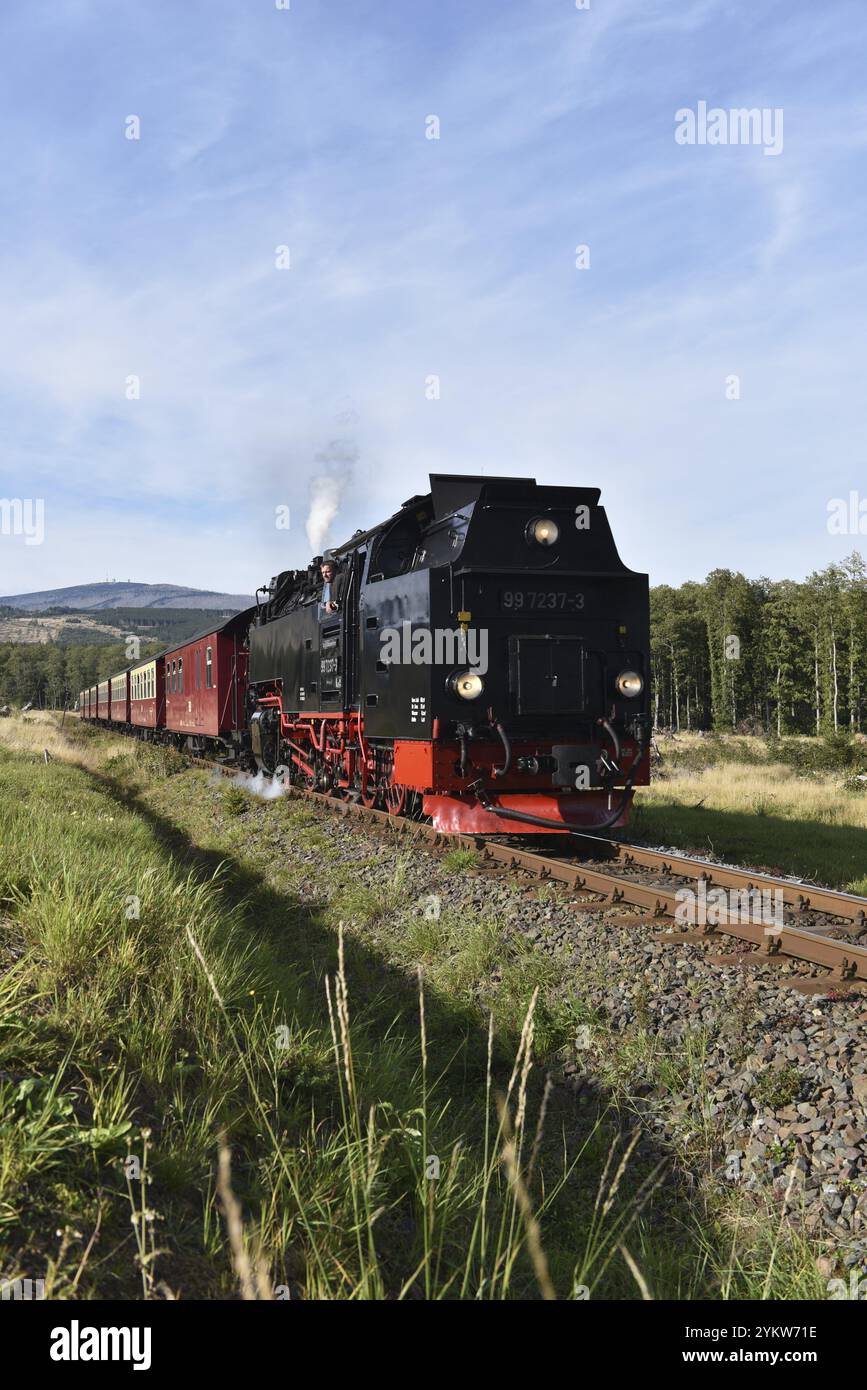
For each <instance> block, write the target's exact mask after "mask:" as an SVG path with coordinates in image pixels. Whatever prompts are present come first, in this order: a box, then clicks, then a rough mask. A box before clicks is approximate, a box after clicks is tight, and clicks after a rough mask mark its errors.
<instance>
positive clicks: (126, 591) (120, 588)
mask: <svg viewBox="0 0 867 1390" xmlns="http://www.w3.org/2000/svg"><path fill="white" fill-rule="evenodd" d="M253 602H254V599H253V598H252V596H251V595H249V594H219V593H215V592H214V590H212V589H185V588H184V587H183V586H182V585H180V584H135V583H133V582H131V581H129V580H127V581H125V582H121V583H106V584H73V585H72V586H71V587H70V588H68V589H43V590H41V591H40V592H39V593H35V594H7V595H6V597H5V598H0V608H4V607H6V608H17V609H21V610H22V611H23V612H25V613H44V612H46V611H47V610H48V609H49V608H54V609H57V608H63V609H66V610H70V609H72V610H75V611H76V612H83V613H99V612H104V611H105V610H106V609H111V608H184V609H190V608H207V609H209V610H211V611H215V610H220V611H222V612H229V613H240V612H241V610H242V609H243V608H249V607H250V606H251V604H252V603H253Z"/></svg>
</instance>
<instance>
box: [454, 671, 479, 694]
mask: <svg viewBox="0 0 867 1390" xmlns="http://www.w3.org/2000/svg"><path fill="white" fill-rule="evenodd" d="M449 685H450V686H451V688H452V690H453V691H454V693H455V695H460V697H461V699H462V700H477V699H478V698H479V696H480V695H481V693H482V691H483V690H484V688H485V682H484V681H483V680H482V678H481V676H480V675H479V673H478V671H458V672H457V674H456V675H454V676H452V678H451V680H450V681H449Z"/></svg>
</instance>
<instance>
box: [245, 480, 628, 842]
mask: <svg viewBox="0 0 867 1390" xmlns="http://www.w3.org/2000/svg"><path fill="white" fill-rule="evenodd" d="M430 484H431V490H430V493H429V494H428V495H426V496H419V497H412V498H410V499H409V501H408V502H405V503H404V504H403V506H402V507H401V508H400V510H399V511H398V512H396V513H395V515H394V516H392V517H390V518H389V519H388V520H387V521H385V522H383V523H382V524H381V525H378V526H374V527H372V528H371V529H370V530H368V531H364V532H359V533H357V534H356V535H354V536H353V537H352V539H351V540H349V541H347V542H346V544H344V545H341V546H339V547H337V548H336V550H335V551H333V552H332V554H333V556H334V558H335V560H336V562H337V564H338V567H339V569H338V572H339V576H340V577H339V590H340V600H339V606H338V608H337V611H329V610H328V609H327V608H326V607H324V606H323V604H322V602H321V592H320V589H319V588H318V586H317V582H316V576H317V574H318V566H311V568H310V570H308V571H287V572H286V573H284V574H281V575H279V576H278V577H277V578H276V579H275V580H272V582H271V584H270V585H268V586H267V587H266V588H265V589H264V590H261V591H260V592H262V593H264V594H265V600H264V601H263V602H262V603H261V604H260V605H259V608H258V611H257V614H256V616H255V618H254V620H253V622H252V625H251V628H250V634H249V677H248V679H249V689H248V700H249V721H250V736H251V747H252V752H253V755H254V757H255V760H256V763H257V765H258V766H259V767H260V768H262V769H264V770H265V771H267V772H269V773H272V774H278V775H281V776H284V777H288V778H289V779H290V780H299V781H302V782H303V783H305V784H306V785H307V786H309V787H311V788H317V789H319V790H322V791H327V792H330V793H332V794H335V795H343V796H357V797H360V799H361V800H362V801H363V802H364V803H365V804H366V805H369V806H374V805H380V806H382V807H384V808H386V809H388V810H389V811H391V812H392V813H394V814H400V813H404V812H409V813H418V814H423V815H426V816H429V817H430V818H431V819H432V820H433V823H434V825H435V826H436V827H437V828H439V829H443V830H450V831H459V832H484V833H488V834H490V833H494V834H497V833H506V832H514V833H521V834H533V833H549V832H557V831H559V832H562V831H564V830H568V829H570V828H581V829H590V830H592V829H603V828H607V827H611V826H615V825H622V824H624V823H625V821H626V820H627V818H628V814H629V807H630V804H631V799H632V792H633V788H634V787H635V786H636V785H639V784H642V783H646V782H647V781H648V767H649V757H648V742H649V722H650V721H649V713H648V711H649V692H648V671H649V652H650V636H649V599H648V581H647V576H646V575H643V574H636V573H634V572H633V571H631V570H628V569H627V568H626V567H625V566H624V565H623V563H622V562H621V560H620V558H619V556H618V554H617V550H616V548H615V545H614V540H613V537H612V535H611V529H610V527H609V524H608V519H607V517H606V515H605V511H604V509H603V508H602V507H601V506H600V505H599V490H598V489H597V488H583V487H560V486H552V487H545V486H538V485H537V484H536V482H535V481H534V480H533V479H529V478H485V477H473V476H465V475H453V474H434V475H432V476H431V479H430Z"/></svg>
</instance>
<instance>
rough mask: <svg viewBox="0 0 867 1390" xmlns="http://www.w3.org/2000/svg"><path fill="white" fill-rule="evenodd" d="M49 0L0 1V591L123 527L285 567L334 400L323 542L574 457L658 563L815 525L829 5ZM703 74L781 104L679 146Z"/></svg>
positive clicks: (830, 104)
mask: <svg viewBox="0 0 867 1390" xmlns="http://www.w3.org/2000/svg"><path fill="white" fill-rule="evenodd" d="M50 11H51V22H50V23H48V20H47V14H46V11H45V9H44V7H40V6H33V7H26V8H25V7H20V8H17V9H14V10H13V11H10V12H6V13H5V14H4V16H3V18H2V19H0V43H2V45H3V48H4V52H5V54H6V61H7V67H8V72H9V81H8V82H7V84H6V87H5V89H4V92H3V94H2V96H0V117H2V124H0V130H2V131H3V132H5V136H4V139H5V148H4V180H3V187H2V189H0V206H2V211H3V214H4V228H5V233H4V246H3V250H2V255H0V316H2V322H3V325H4V333H3V336H2V340H0V380H2V404H3V411H4V424H5V428H4V436H5V438H4V445H3V453H2V464H0V495H13V496H14V495H22V494H23V495H39V496H44V497H45V498H46V504H47V528H46V543H45V545H44V546H42V547H38V548H31V549H30V552H29V553H28V554H27V555H26V556H25V555H24V553H23V549H22V548H21V547H16V546H14V545H9V544H5V545H4V544H2V543H0V591H2V592H9V591H13V590H15V589H16V588H20V589H22V590H23V589H27V588H35V587H42V586H43V583H44V585H45V586H47V585H49V584H59V583H71V582H75V581H84V580H87V579H89V578H93V577H95V576H96V575H97V574H99V575H104V573H105V572H110V573H117V574H118V576H120V574H121V573H122V572H123V577H126V573H125V572H124V571H125V570H126V569H127V567H128V565H129V555H130V550H131V547H134V548H135V549H134V553H135V557H136V566H135V567H134V568H135V573H134V575H133V577H136V578H140V579H166V580H172V581H175V582H179V583H191V584H197V585H203V586H207V587H213V588H219V589H230V590H241V589H249V588H251V587H255V586H256V585H257V584H258V583H260V582H261V581H262V579H263V578H267V577H268V576H269V575H270V574H272V573H274V572H275V571H276V570H277V569H279V568H284V567H285V566H286V565H287V564H290V563H298V562H301V561H302V560H304V559H306V549H307V538H306V536H305V532H304V526H303V521H304V517H305V515H306V509H307V501H308V496H309V485H310V478H311V474H312V472H313V471H314V470H315V467H316V456H317V453H321V451H322V449H323V448H324V447H326V446H327V444H328V441H329V440H333V439H335V438H340V437H343V435H344V434H345V433H346V430H345V429H344V427H343V426H342V425H341V423H340V420H341V415H345V413H346V412H347V410H348V411H349V412H350V413H351V415H352V419H353V423H352V428H351V434H352V439H353V447H354V448H356V449H357V455H358V456H357V461H356V463H355V466H354V470H353V475H352V478H351V479H350V480H348V481H347V483H346V486H345V488H344V489H343V491H342V493H341V497H340V509H339V512H338V516H337V520H336V523H335V530H336V534H338V535H339V534H342V533H343V532H350V531H351V530H353V529H354V528H355V527H356V526H357V525H364V524H366V523H370V522H372V521H374V520H376V519H377V518H378V517H379V516H381V515H384V514H385V513H386V512H387V511H388V510H390V509H391V508H392V507H393V506H394V504H395V503H396V502H399V501H400V500H402V498H403V497H404V496H407V495H409V494H411V493H412V492H414V491H419V490H422V489H423V487H424V485H425V474H426V472H427V471H428V470H431V469H443V468H444V469H451V470H455V471H457V470H461V469H466V470H469V471H477V470H480V469H487V470H489V471H493V470H497V471H500V472H510V471H511V472H520V473H526V472H531V473H536V474H537V475H538V476H540V477H545V478H550V479H555V480H573V481H580V482H594V483H599V484H600V485H601V486H602V487H603V488H604V490H605V496H606V499H607V501H608V505H609V508H610V510H611V514H612V520H613V521H614V524H615V527H616V528H617V534H618V540H619V543H620V547H621V550H622V553H623V555H624V558H625V559H626V560H627V562H628V563H631V564H633V565H635V566H636V567H639V568H649V569H650V570H651V572H652V573H653V574H654V576H655V577H657V578H659V579H663V578H665V579H677V578H682V577H685V576H686V575H689V574H693V575H695V574H700V573H702V572H703V570H704V569H705V568H707V567H709V566H710V565H713V564H733V565H740V566H741V567H743V568H745V569H747V570H750V571H751V572H757V571H759V570H764V571H768V570H769V569H771V568H772V567H774V566H775V567H776V570H777V572H779V573H783V572H790V573H793V574H797V573H801V572H803V571H804V570H805V569H808V568H812V567H814V566H815V565H816V564H819V563H821V562H822V561H823V559H824V558H827V557H828V556H829V555H830V548H831V547H832V545H833V541H832V539H831V538H829V537H828V536H827V534H826V533H825V532H824V516H825V512H824V499H825V496H826V494H827V493H828V489H829V487H830V488H834V487H837V488H846V487H848V486H850V485H851V486H857V485H858V481H859V479H860V478H862V477H863V443H864V429H863V425H862V423H861V406H860V401H861V396H862V389H861V384H860V380H859V372H860V366H859V356H858V352H859V350H858V347H857V344H858V339H859V333H860V331H861V328H860V312H859V307H858V306H859V304H860V303H861V302H862V300H863V296H864V291H865V288H867V286H865V281H867V267H865V253H864V249H863V239H862V238H861V236H860V235H859V234H858V232H857V228H858V226H859V222H860V215H861V213H863V207H864V202H865V198H867V195H865V192H864V191H863V190H864V180H863V159H864V150H865V144H867V119H865V104H864V99H863V96H862V93H861V86H860V73H859V70H858V64H857V62H855V61H854V57H853V55H854V53H855V52H856V50H857V48H858V42H857V40H858V38H859V37H863V35H864V33H865V29H867V20H865V17H864V15H863V12H862V10H861V8H860V6H857V5H855V4H848V3H845V0H844V3H843V4H842V5H840V6H837V7H835V10H834V13H833V15H832V14H831V13H830V12H817V11H815V10H811V11H810V12H809V13H808V12H806V11H804V12H798V11H793V10H792V9H791V6H789V5H788V4H783V3H780V2H779V0H771V3H769V4H768V5H766V6H762V7H761V9H760V10H759V9H756V10H754V11H750V12H742V13H741V14H740V15H739V16H738V17H737V18H735V17H734V16H733V15H732V12H731V9H730V6H728V5H726V4H723V3H717V0H696V3H692V4H684V5H678V6H672V5H671V4H670V3H667V0H648V3H644V4H641V5H639V6H636V5H634V4H631V3H629V4H627V3H625V0H610V3H608V4H605V5H596V4H595V3H594V5H593V6H592V7H591V9H590V10H589V11H578V10H575V9H574V8H572V7H570V6H569V5H564V6H559V7H552V6H551V5H550V4H548V3H543V0H532V2H531V3H524V0H521V2H520V3H519V0H507V3H503V4H501V5H498V6H496V7H495V8H494V9H491V8H490V7H473V6H468V5H466V4H465V3H464V2H463V0H461V3H458V0H445V3H443V4H441V5H438V6H437V7H435V8H434V9H431V10H417V9H416V8H414V7H398V6H389V7H383V6H381V5H378V4H373V3H372V0H371V3H350V0H337V3H334V4H329V5H328V6H324V5H319V4H315V3H313V2H312V0H311V2H310V3H308V4H304V3H302V0H298V3H297V4H294V5H293V7H292V9H291V10H290V11H277V10H276V9H271V8H269V7H268V6H267V5H263V6H261V7H254V6H238V5H237V4H235V3H230V0H191V3H189V4H186V5H183V6H179V5H176V4H174V3H170V0H155V3H153V4H150V5H148V6H146V7H123V6H121V7H118V6H116V5H115V4H112V3H109V0H91V2H90V3H85V0H79V2H78V3H76V2H75V0H66V3H64V4H61V5H53V6H51V7H50ZM817 55H820V56H821V62H819V61H817ZM699 99H704V100H707V101H709V102H711V103H718V104H720V105H722V106H743V105H746V106H753V105H758V106H764V105H771V106H774V107H782V108H783V109H784V111H785V145H784V150H783V152H782V154H781V155H780V156H779V158H777V159H767V158H764V157H763V156H762V152H761V150H760V149H755V148H748V147H745V148H727V149H720V148H711V147H703V148H686V147H679V146H677V145H676V144H675V141H674V115H675V112H676V111H677V109H678V108H680V107H682V106H684V105H692V104H694V103H695V102H696V101H698V100H699ZM130 114H136V115H138V116H139V117H140V119H141V139H140V140H139V141H130V140H127V139H126V138H125V136H124V121H125V118H126V117H127V116H128V115H130ZM431 114H435V115H437V116H438V117H439V120H440V123H441V132H440V139H439V140H427V139H426V138H425V119H426V117H427V116H429V115H431ZM578 244H587V245H589V247H590V268H589V269H588V270H578V269H576V266H575V248H576V246H577V245H578ZM281 246H287V247H288V248H289V253H290V254H289V261H290V264H289V267H288V268H278V264H277V261H278V250H277V248H278V247H281ZM731 374H736V375H737V376H738V377H739V379H740V382H741V394H740V399H739V400H738V401H736V402H735V401H730V400H728V399H727V398H726V395H725V382H726V380H727V378H728V377H729V376H730V375H731ZM432 376H437V377H439V380H440V390H439V398H438V399H430V398H429V394H430V393H429V392H426V382H427V381H428V380H429V379H430V378H431V377H432ZM133 377H136V378H138V382H139V388H140V389H139V395H138V398H137V399H128V393H129V385H128V382H129V379H130V378H133ZM859 450H860V451H861V452H860V453H859ZM95 499H96V500H95ZM278 506H289V507H290V509H291V514H292V518H293V525H292V527H291V529H290V530H289V531H288V532H287V531H285V530H278V529H277V528H276V526H275V524H274V516H275V509H276V508H277V507H278ZM672 537H675V538H676V543H675V544H673V543H672ZM37 570H38V571H39V577H37V575H36V573H35V571H37Z"/></svg>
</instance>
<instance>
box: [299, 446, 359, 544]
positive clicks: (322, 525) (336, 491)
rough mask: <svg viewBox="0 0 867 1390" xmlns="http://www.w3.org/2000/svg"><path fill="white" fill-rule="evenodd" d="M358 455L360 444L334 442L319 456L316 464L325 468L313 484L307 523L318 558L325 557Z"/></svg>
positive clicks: (308, 534) (308, 535)
mask: <svg viewBox="0 0 867 1390" xmlns="http://www.w3.org/2000/svg"><path fill="white" fill-rule="evenodd" d="M358 453H359V451H358V445H357V444H355V443H354V442H353V440H351V439H332V441H331V443H330V444H329V445H328V446H327V447H326V448H324V449H321V450H320V451H319V453H318V454H317V455H316V456H315V459H314V462H315V463H317V464H320V465H322V466H323V467H322V472H321V473H317V474H316V475H315V476H314V478H313V479H312V481H311V483H310V510H309V511H308V513H307V520H306V521H305V523H304V529H305V531H306V532H307V540H308V541H309V543H310V549H311V551H312V552H313V554H314V555H321V554H322V552H323V550H324V548H325V543H326V541H327V540H328V533H329V531H330V530H331V523H332V522H333V521H334V518H335V517H336V515H337V509H338V507H339V506H340V502H341V499H342V497H343V493H344V491H345V490H346V487H347V484H348V483H349V482H350V480H351V478H352V471H353V468H354V466H355V464H356V463H357V462H358Z"/></svg>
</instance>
